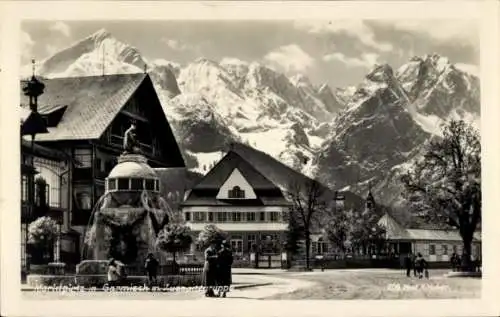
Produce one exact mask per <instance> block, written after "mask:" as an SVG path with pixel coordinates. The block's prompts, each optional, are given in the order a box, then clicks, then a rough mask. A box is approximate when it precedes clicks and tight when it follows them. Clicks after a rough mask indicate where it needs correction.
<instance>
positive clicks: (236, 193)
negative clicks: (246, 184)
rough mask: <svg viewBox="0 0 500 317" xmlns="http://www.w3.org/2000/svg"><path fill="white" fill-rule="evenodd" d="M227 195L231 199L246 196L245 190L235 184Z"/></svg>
mask: <svg viewBox="0 0 500 317" xmlns="http://www.w3.org/2000/svg"><path fill="white" fill-rule="evenodd" d="M227 196H228V197H229V198H231V199H235V198H236V199H238V198H240V199H241V198H245V191H244V190H242V189H241V188H240V187H239V186H234V187H233V189H230V190H228V193H227Z"/></svg>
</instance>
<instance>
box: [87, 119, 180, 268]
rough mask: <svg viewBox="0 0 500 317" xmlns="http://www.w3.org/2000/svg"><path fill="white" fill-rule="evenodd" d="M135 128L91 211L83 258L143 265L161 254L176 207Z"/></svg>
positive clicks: (132, 127)
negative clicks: (160, 238)
mask: <svg viewBox="0 0 500 317" xmlns="http://www.w3.org/2000/svg"><path fill="white" fill-rule="evenodd" d="M134 130H135V127H134V126H133V125H132V126H131V128H130V129H129V130H127V132H126V133H125V138H124V140H125V142H124V148H125V152H124V153H123V154H122V155H121V156H120V157H118V164H117V165H116V166H115V167H114V168H113V169H112V170H111V172H110V173H109V175H108V177H107V178H106V180H105V193H104V195H103V196H102V197H100V198H99V200H98V201H97V203H96V205H95V206H94V209H93V211H92V214H91V218H90V221H89V225H88V227H87V230H86V233H85V244H84V250H83V260H108V259H110V258H114V259H116V260H119V261H121V262H122V263H124V264H127V265H131V266H141V265H142V263H143V262H144V259H145V257H146V256H147V254H148V253H153V254H156V255H157V258H159V259H161V256H160V254H159V253H158V252H157V250H156V246H155V244H156V243H155V242H156V237H157V234H158V232H159V231H160V230H161V228H162V227H163V226H164V225H165V224H166V223H168V221H169V219H171V218H172V210H171V208H170V206H169V205H168V204H167V203H166V201H165V200H164V199H163V198H162V197H161V196H160V181H159V179H158V176H157V174H156V172H155V171H154V170H153V169H152V168H151V167H150V166H149V165H148V163H147V159H146V157H144V156H143V155H141V154H140V153H139V150H138V148H137V145H138V144H137V143H136V140H135V133H134V132H135V131H134Z"/></svg>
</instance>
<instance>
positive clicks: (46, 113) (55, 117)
mask: <svg viewBox="0 0 500 317" xmlns="http://www.w3.org/2000/svg"><path fill="white" fill-rule="evenodd" d="M67 107H68V106H65V105H57V106H53V107H50V108H48V109H47V108H45V109H42V110H41V115H42V117H43V118H44V120H45V123H46V124H47V127H56V126H57V125H58V124H59V122H60V121H61V119H62V117H63V115H64V112H65V111H66V108H67Z"/></svg>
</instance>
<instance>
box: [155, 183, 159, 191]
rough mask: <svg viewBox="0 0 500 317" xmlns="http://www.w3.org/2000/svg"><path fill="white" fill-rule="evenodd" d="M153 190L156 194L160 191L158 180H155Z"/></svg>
mask: <svg viewBox="0 0 500 317" xmlns="http://www.w3.org/2000/svg"><path fill="white" fill-rule="evenodd" d="M155 190H156V191H157V192H159V191H160V181H159V180H156V181H155Z"/></svg>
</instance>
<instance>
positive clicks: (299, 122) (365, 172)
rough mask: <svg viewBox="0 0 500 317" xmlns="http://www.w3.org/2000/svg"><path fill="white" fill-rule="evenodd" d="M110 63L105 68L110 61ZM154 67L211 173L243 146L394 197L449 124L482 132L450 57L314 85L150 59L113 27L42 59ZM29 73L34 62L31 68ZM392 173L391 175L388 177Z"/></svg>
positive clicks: (271, 74)
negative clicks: (229, 148)
mask: <svg viewBox="0 0 500 317" xmlns="http://www.w3.org/2000/svg"><path fill="white" fill-rule="evenodd" d="M103 63H104V65H103ZM144 69H147V71H148V73H149V74H150V75H151V78H152V79H153V82H154V84H155V87H156V89H157V91H158V95H159V97H160V100H161V101H162V104H163V106H164V109H165V112H166V115H167V118H168V119H169V121H170V123H171V124H172V126H173V129H174V133H175V134H176V137H177V139H178V141H179V142H180V146H181V149H182V150H183V153H184V155H185V156H186V162H187V164H188V167H189V168H190V169H192V170H196V171H200V172H204V171H206V170H208V168H209V167H210V166H211V165H213V164H214V163H215V162H216V161H218V160H219V159H220V158H221V155H222V151H224V149H225V145H226V144H227V143H228V142H230V141H232V140H235V141H239V142H242V143H246V144H248V145H250V146H252V147H255V148H257V149H259V150H261V151H263V152H265V153H267V154H269V155H271V156H273V157H274V158H276V159H278V160H280V161H281V162H283V163H284V164H286V165H288V166H290V167H292V168H294V169H296V170H297V171H300V172H303V173H304V174H306V175H308V176H312V177H315V178H318V179H320V180H321V181H323V182H324V183H325V184H327V185H329V186H331V187H332V188H336V189H341V188H350V189H351V190H352V191H354V192H358V193H360V194H363V193H364V191H366V185H367V184H368V182H369V181H370V182H372V184H373V186H374V188H375V189H376V192H378V193H379V195H380V197H381V199H382V201H384V202H387V203H391V202H393V201H394V200H395V192H396V191H395V190H394V189H395V188H397V187H399V186H397V184H395V183H394V177H395V176H397V172H398V171H399V170H401V169H404V168H405V166H406V165H407V164H408V162H410V161H411V160H412V159H414V158H415V157H416V156H417V155H418V153H419V151H420V150H421V148H422V146H423V144H425V142H427V141H428V140H429V139H430V138H432V137H435V136H436V135H439V131H440V125H441V124H442V123H443V122H446V121H447V120H449V119H450V118H464V119H466V120H468V121H469V122H472V123H473V124H475V125H476V126H477V127H479V124H478V123H479V116H480V101H479V100H480V98H479V79H478V78H477V77H475V76H474V75H473V74H469V73H467V72H465V71H462V70H460V69H459V68H458V67H456V66H455V65H453V64H451V63H450V62H449V61H448V60H447V59H446V58H445V57H442V56H438V55H435V54H434V55H427V56H423V57H414V58H412V59H411V60H410V61H409V62H408V63H406V64H404V65H402V66H400V67H399V68H398V69H393V68H392V67H391V66H389V65H374V68H373V70H372V71H371V72H370V73H368V74H367V75H366V77H365V79H364V80H363V82H362V83H360V84H359V85H358V86H357V87H339V88H331V87H329V86H328V85H327V84H323V85H318V86H315V85H314V84H312V83H311V82H310V81H309V79H308V78H307V77H306V76H305V75H296V76H293V77H287V76H286V75H284V74H282V73H279V72H277V71H275V70H272V69H270V68H268V67H266V66H265V65H262V64H259V63H257V62H252V61H248V62H247V61H241V60H238V59H235V58H225V59H224V60H222V61H220V62H216V61H211V60H208V59H205V58H199V59H197V60H195V61H193V62H191V63H189V64H186V65H180V64H178V63H176V62H174V61H169V60H168V56H166V59H164V60H163V59H159V60H148V59H147V58H146V57H144V56H142V55H141V53H140V51H139V49H137V48H134V47H132V46H130V45H128V44H126V43H123V42H121V41H119V40H118V39H116V38H114V37H113V35H112V34H110V33H109V32H107V31H105V30H100V31H98V32H96V33H95V34H92V35H91V36H89V37H87V38H85V39H83V40H81V41H79V42H77V43H75V44H73V45H72V46H70V47H68V48H66V49H64V50H62V51H60V52H57V53H55V54H54V55H52V56H51V57H49V58H47V59H46V60H44V61H42V62H41V63H40V65H39V66H38V67H37V74H38V75H41V76H44V77H47V78H53V77H72V76H82V75H99V74H102V72H103V71H104V72H105V73H107V74H111V73H137V72H143V71H144ZM22 73H23V75H24V76H27V75H30V74H31V66H30V65H28V66H26V67H25V68H23V71H22ZM388 171H389V173H387V172H388Z"/></svg>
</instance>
